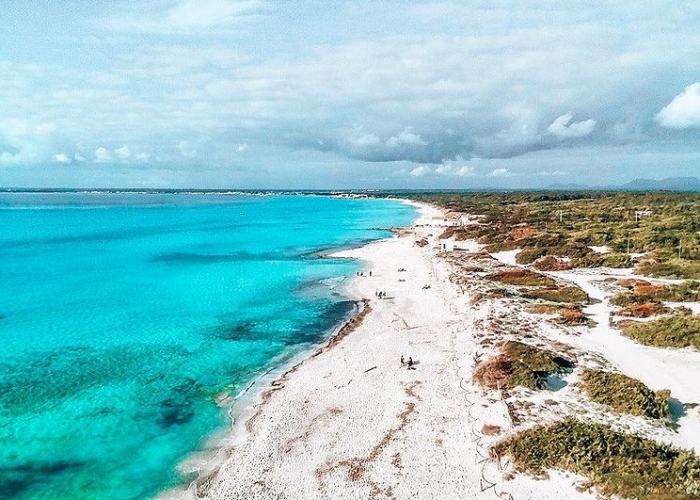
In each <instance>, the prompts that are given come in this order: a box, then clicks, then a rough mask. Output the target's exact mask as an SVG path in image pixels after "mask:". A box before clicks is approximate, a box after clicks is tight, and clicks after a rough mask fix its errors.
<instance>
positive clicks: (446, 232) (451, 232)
mask: <svg viewBox="0 0 700 500" xmlns="http://www.w3.org/2000/svg"><path fill="white" fill-rule="evenodd" d="M454 234H455V228H454V227H452V226H449V227H448V228H447V229H445V230H444V231H443V232H442V234H441V235H440V236H438V238H440V239H441V240H446V239H448V238H451V237H452V235H454Z"/></svg>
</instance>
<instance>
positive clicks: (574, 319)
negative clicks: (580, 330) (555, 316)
mask: <svg viewBox="0 0 700 500" xmlns="http://www.w3.org/2000/svg"><path fill="white" fill-rule="evenodd" d="M559 321H560V322H561V323H563V324H565V325H581V324H584V323H586V322H588V318H587V317H586V315H585V314H583V313H582V312H581V311H579V310H578V309H564V310H563V311H562V312H561V315H560V317H559Z"/></svg>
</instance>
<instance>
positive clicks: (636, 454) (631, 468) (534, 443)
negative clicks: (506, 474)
mask: <svg viewBox="0 0 700 500" xmlns="http://www.w3.org/2000/svg"><path fill="white" fill-rule="evenodd" d="M492 452H493V453H494V455H496V456H504V455H510V456H511V457H512V459H513V462H514V464H515V466H516V467H517V468H518V469H520V470H524V471H527V472H530V473H532V474H535V475H541V474H544V473H545V472H546V471H547V470H548V469H559V470H565V471H570V472H573V473H576V474H581V475H584V476H586V477H588V478H589V480H590V481H591V483H592V484H593V485H595V486H597V487H598V488H599V489H600V491H601V492H602V493H603V494H605V495H618V496H619V497H621V498H626V499H630V500H697V499H698V498H700V459H698V457H697V456H696V455H695V454H694V453H693V452H692V451H687V450H680V449H677V448H672V447H670V446H668V445H662V444H658V443H656V442H655V441H651V440H649V439H644V438H642V437H639V436H634V435H629V434H623V433H620V432H616V431H614V430H612V429H611V428H610V427H607V426H605V425H601V424H591V423H582V422H579V421H578V420H576V419H575V418H573V417H568V418H567V419H566V420H564V421H563V422H560V423H557V424H555V425H552V426H539V427H535V428H532V429H528V430H526V431H524V432H522V433H520V434H517V435H515V436H513V437H510V438H508V439H506V440H504V441H501V442H500V443H497V444H496V445H495V446H494V447H493V448H492Z"/></svg>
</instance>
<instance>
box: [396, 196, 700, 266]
mask: <svg viewBox="0 0 700 500" xmlns="http://www.w3.org/2000/svg"><path fill="white" fill-rule="evenodd" d="M408 196H409V197H410V198H412V199H415V200H418V201H424V202H428V203H434V204H437V205H439V206H440V207H442V208H444V209H445V210H447V211H451V212H455V213H467V214H474V215H478V216H479V217H475V218H474V219H473V220H472V221H471V222H472V223H469V224H465V225H459V226H456V227H448V228H447V229H446V230H445V233H444V234H443V236H444V237H454V238H456V239H475V240H477V241H478V242H480V243H482V244H485V245H487V246H486V251H489V252H497V251H502V250H512V249H516V248H517V249H520V250H521V251H520V252H519V253H518V255H517V261H518V263H520V264H531V263H532V264H534V265H535V267H538V268H541V269H544V270H556V269H557V268H579V267H599V266H607V267H633V266H635V267H636V269H637V272H638V273H639V274H643V275H647V276H655V277H672V278H694V279H697V278H700V193H673V192H667V193H630V192H622V193H621V192H604V191H603V192H588V191H575V192H566V191H553V192H512V193H451V192H443V193H411V194H410V195H408ZM563 259H565V260H563Z"/></svg>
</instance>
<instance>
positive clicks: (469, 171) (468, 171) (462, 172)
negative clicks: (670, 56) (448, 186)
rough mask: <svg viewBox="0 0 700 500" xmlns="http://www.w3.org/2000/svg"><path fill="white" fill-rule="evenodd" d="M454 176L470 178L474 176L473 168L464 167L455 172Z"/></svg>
mask: <svg viewBox="0 0 700 500" xmlns="http://www.w3.org/2000/svg"><path fill="white" fill-rule="evenodd" d="M455 175H458V176H459V177H470V176H472V175H474V168H473V167H468V166H466V165H464V166H462V167H461V168H459V169H458V170H457V171H455Z"/></svg>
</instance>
